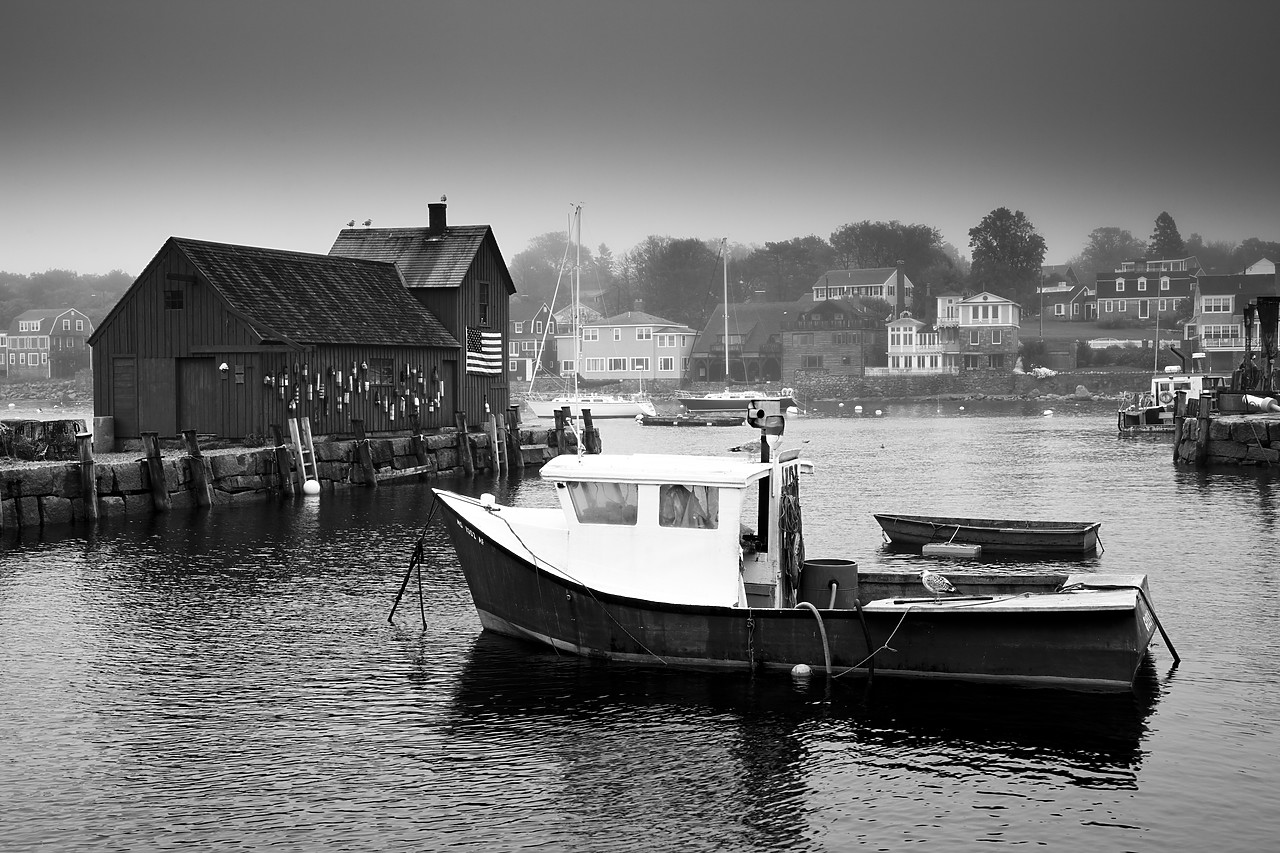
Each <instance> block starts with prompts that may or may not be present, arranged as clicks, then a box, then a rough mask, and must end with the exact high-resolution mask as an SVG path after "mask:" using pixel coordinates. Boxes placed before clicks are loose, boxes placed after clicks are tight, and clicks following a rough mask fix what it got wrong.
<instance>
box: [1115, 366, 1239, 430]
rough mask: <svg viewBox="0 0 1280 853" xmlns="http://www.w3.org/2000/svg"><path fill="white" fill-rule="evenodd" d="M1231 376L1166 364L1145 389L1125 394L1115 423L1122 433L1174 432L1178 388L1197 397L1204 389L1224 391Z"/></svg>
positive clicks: (1190, 397) (1229, 385)
mask: <svg viewBox="0 0 1280 853" xmlns="http://www.w3.org/2000/svg"><path fill="white" fill-rule="evenodd" d="M1230 387H1231V377H1230V376H1229V375H1226V374H1222V373H1186V372H1183V371H1180V370H1178V368H1177V367H1176V366H1175V367H1171V368H1167V369H1166V370H1165V371H1164V372H1162V373H1156V374H1153V375H1152V377H1151V387H1150V388H1148V389H1147V390H1146V391H1140V392H1138V393H1136V394H1132V395H1126V397H1125V398H1124V399H1123V400H1121V402H1120V408H1119V410H1118V411H1117V412H1116V426H1117V428H1118V429H1119V430H1120V432H1121V433H1140V432H1173V420H1174V403H1175V402H1176V401H1177V399H1178V392H1179V391H1185V392H1187V399H1188V400H1198V399H1199V398H1200V395H1201V393H1203V392H1205V391H1215V392H1217V391H1225V390H1227V389H1229V388H1230Z"/></svg>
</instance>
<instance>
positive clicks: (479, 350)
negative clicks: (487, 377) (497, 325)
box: [467, 328, 502, 375]
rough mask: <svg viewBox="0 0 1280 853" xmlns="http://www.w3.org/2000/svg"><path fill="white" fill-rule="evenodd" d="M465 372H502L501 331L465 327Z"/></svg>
mask: <svg viewBox="0 0 1280 853" xmlns="http://www.w3.org/2000/svg"><path fill="white" fill-rule="evenodd" d="M467 373H488V374H492V375H500V374H501V373H502V332H482V331H480V330H479V329H472V328H468V329H467Z"/></svg>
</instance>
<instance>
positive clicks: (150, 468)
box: [142, 432, 172, 512]
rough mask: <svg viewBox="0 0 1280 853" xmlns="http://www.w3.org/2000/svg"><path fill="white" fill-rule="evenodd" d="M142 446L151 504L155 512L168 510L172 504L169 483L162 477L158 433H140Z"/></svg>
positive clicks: (162, 461)
mask: <svg viewBox="0 0 1280 853" xmlns="http://www.w3.org/2000/svg"><path fill="white" fill-rule="evenodd" d="M142 448H143V450H144V451H146V454H147V455H146V459H145V460H143V461H144V462H145V463H146V466H147V475H148V477H149V478H150V480H151V505H152V506H153V507H155V511H156V512H168V511H169V510H170V508H171V506H172V505H171V504H170V503H169V485H168V483H166V482H165V478H164V460H163V459H162V458H161V457H160V434H159V433H155V432H144V433H142Z"/></svg>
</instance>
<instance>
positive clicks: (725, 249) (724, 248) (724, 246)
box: [720, 237, 729, 382]
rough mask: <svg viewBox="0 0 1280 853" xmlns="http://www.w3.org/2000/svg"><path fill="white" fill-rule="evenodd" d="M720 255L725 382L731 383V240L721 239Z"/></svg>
mask: <svg viewBox="0 0 1280 853" xmlns="http://www.w3.org/2000/svg"><path fill="white" fill-rule="evenodd" d="M720 253H721V254H722V255H724V381H725V382H728V381H729V238H728V237H721V238H720Z"/></svg>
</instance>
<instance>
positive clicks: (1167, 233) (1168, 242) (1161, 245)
mask: <svg viewBox="0 0 1280 853" xmlns="http://www.w3.org/2000/svg"><path fill="white" fill-rule="evenodd" d="M1186 256H1187V247H1186V245H1185V244H1184V243H1183V242H1182V235H1181V234H1179V233H1178V226H1177V225H1176V224H1175V223H1174V221H1173V217H1172V216H1170V215H1169V213H1168V211H1164V212H1162V213H1161V214H1160V215H1159V216H1157V217H1156V230H1155V231H1152V232H1151V242H1150V244H1149V245H1148V246H1147V257H1148V258H1150V259H1151V260H1164V259H1166V258H1185V257H1186Z"/></svg>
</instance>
